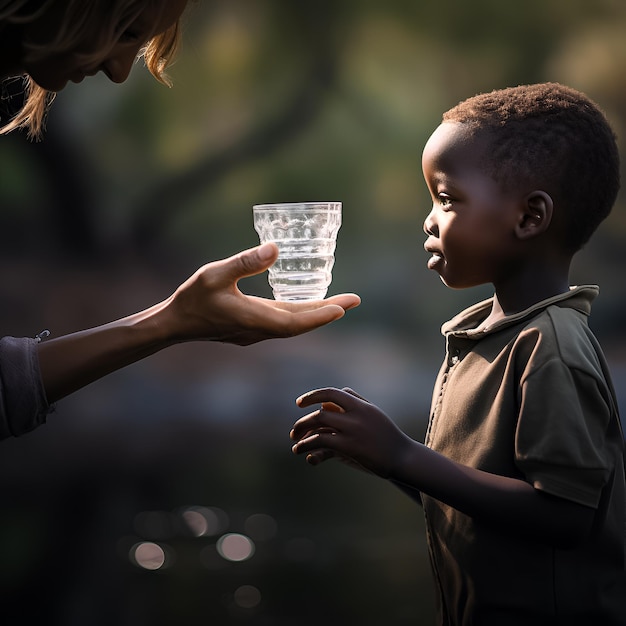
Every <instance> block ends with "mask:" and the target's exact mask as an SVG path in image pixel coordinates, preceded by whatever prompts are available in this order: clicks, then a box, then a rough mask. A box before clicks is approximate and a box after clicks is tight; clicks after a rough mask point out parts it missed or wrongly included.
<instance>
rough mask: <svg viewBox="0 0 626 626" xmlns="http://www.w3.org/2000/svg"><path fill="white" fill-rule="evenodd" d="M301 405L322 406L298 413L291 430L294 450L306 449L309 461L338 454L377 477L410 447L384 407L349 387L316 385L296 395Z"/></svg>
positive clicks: (391, 470)
mask: <svg viewBox="0 0 626 626" xmlns="http://www.w3.org/2000/svg"><path fill="white" fill-rule="evenodd" d="M296 404H297V405H298V406H300V407H308V406H311V405H313V404H321V408H319V409H318V410H316V411H313V412H312V413H309V414H308V415H305V416H304V417H302V418H300V419H299V420H298V421H297V422H296V423H295V424H294V427H293V429H292V431H291V433H290V437H291V439H292V440H294V441H295V442H296V443H295V444H294V445H293V446H292V450H293V452H294V454H306V460H307V462H308V463H310V464H311V465H319V464H320V463H322V462H323V461H326V460H328V459H330V458H338V459H340V460H342V461H345V462H346V463H348V464H350V465H355V466H357V467H359V468H361V469H364V470H366V471H369V472H372V473H374V474H376V475H378V476H380V477H382V478H393V476H394V470H395V467H396V466H397V464H398V462H400V461H401V460H402V457H403V455H404V453H405V451H408V450H409V449H410V447H411V442H412V440H411V439H410V438H409V437H408V436H407V435H405V434H404V433H403V432H402V431H401V430H400V429H399V428H398V427H397V426H396V425H395V424H394V423H393V422H392V421H391V419H390V418H389V417H387V415H386V414H385V413H383V411H381V410H380V409H379V408H378V407H376V406H375V405H373V404H371V403H370V402H368V401H367V400H365V398H362V397H361V396H359V395H358V394H357V393H356V392H354V391H352V389H348V388H344V389H336V388H332V387H331V388H324V389H315V390H314V391H309V392H308V393H306V394H304V395H303V396H300V397H299V398H298V399H297V400H296Z"/></svg>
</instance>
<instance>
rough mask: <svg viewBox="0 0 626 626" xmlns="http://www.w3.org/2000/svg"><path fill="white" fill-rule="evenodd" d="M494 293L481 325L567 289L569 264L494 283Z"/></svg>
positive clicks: (523, 309)
mask: <svg viewBox="0 0 626 626" xmlns="http://www.w3.org/2000/svg"><path fill="white" fill-rule="evenodd" d="M494 287H495V294H494V298H493V306H492V309H491V313H490V314H489V316H488V317H487V319H486V320H485V321H484V322H483V323H482V324H481V327H488V326H491V325H492V324H493V323H494V322H497V321H499V320H501V319H504V318H505V317H507V316H508V315H514V314H515V313H519V312H520V311H525V310H526V309H529V308H530V307H532V306H533V305H535V304H537V303H538V302H542V301H543V300H547V299H548V298H552V297H554V296H558V295H560V294H563V293H567V292H568V291H569V287H570V286H569V264H568V265H567V269H566V270H565V271H561V272H546V271H544V272H543V273H542V272H532V273H528V274H525V275H522V276H518V277H516V279H515V280H513V281H505V283H504V284H499V285H494Z"/></svg>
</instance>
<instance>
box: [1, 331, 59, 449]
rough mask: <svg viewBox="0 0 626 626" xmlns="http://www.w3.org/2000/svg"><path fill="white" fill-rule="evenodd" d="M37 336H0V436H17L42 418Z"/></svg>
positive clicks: (43, 403)
mask: <svg viewBox="0 0 626 626" xmlns="http://www.w3.org/2000/svg"><path fill="white" fill-rule="evenodd" d="M51 410H52V407H51V406H50V405H49V404H48V400H47V398H46V392H45V390H44V388H43V383H42V380H41V373H40V371H39V355H38V351H37V339H30V338H16V337H3V338H2V339H0V439H6V438H7V437H19V436H20V435H23V434H24V433H27V432H29V431H31V430H33V429H34V428H37V426H40V425H41V424H43V423H44V422H45V421H46V416H47V415H48V413H50V412H51Z"/></svg>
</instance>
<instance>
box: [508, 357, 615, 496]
mask: <svg viewBox="0 0 626 626" xmlns="http://www.w3.org/2000/svg"><path fill="white" fill-rule="evenodd" d="M607 393H609V392H608V390H607V388H606V385H604V384H603V379H602V378H599V377H597V376H593V375H591V374H590V372H588V371H584V370H581V369H577V368H572V367H569V366H568V365H567V364H566V363H564V362H563V361H562V360H560V359H558V358H555V359H552V360H549V361H548V362H546V363H544V364H543V365H542V366H541V367H540V368H538V369H535V370H534V371H533V372H532V374H531V375H530V376H529V377H528V378H526V379H525V380H524V382H523V384H522V387H521V408H520V415H519V420H518V425H517V433H516V463H517V466H518V467H519V468H520V469H521V471H522V472H523V473H524V474H525V476H526V478H527V480H528V482H530V483H531V484H532V485H533V486H534V487H535V488H537V489H540V490H542V491H545V492H547V493H550V494H552V495H555V496H559V497H562V498H566V499H568V500H572V501H574V502H578V503H579V504H583V505H585V506H590V507H594V508H595V507H597V506H598V502H599V500H600V495H601V492H602V488H603V487H604V485H605V484H606V482H607V480H608V479H609V476H610V474H611V471H612V460H611V459H612V457H611V455H610V451H609V450H608V448H607V440H606V433H607V430H608V429H609V424H610V420H611V419H613V418H614V416H613V412H612V409H611V404H610V402H607Z"/></svg>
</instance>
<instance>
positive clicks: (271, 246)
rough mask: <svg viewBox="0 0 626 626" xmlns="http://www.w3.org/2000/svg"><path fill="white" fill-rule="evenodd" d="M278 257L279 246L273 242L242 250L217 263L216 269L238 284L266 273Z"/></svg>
mask: <svg viewBox="0 0 626 626" xmlns="http://www.w3.org/2000/svg"><path fill="white" fill-rule="evenodd" d="M277 257H278V246H277V245H276V244H275V243H271V242H270V243H264V244H263V245H261V246H256V247H255V248H249V249H248V250H242V251H241V252H239V253H238V254H234V255H233V256H231V257H228V258H227V259H223V260H222V261H217V262H216V263H215V269H217V268H219V269H220V270H221V272H223V276H224V278H225V279H227V280H229V281H231V282H237V281H238V280H239V279H240V278H244V277H246V276H254V275H255V274H260V273H261V272H264V271H265V270H266V269H267V268H268V267H269V266H270V265H272V263H274V261H275V260H276V259H277Z"/></svg>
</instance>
